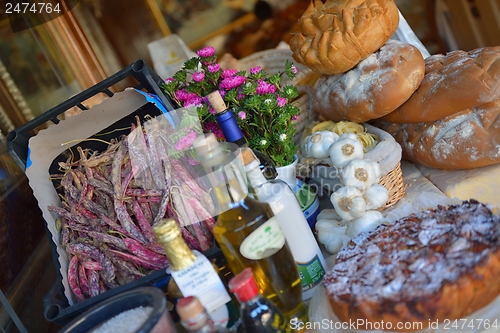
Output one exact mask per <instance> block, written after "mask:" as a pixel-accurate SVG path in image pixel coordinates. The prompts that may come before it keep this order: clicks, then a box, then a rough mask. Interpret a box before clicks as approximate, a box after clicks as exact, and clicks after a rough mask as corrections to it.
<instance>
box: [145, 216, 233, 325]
mask: <svg viewBox="0 0 500 333" xmlns="http://www.w3.org/2000/svg"><path fill="white" fill-rule="evenodd" d="M153 230H154V232H155V235H156V238H157V240H158V242H159V243H160V244H161V245H162V246H163V248H164V249H165V253H166V255H167V258H168V260H169V266H168V268H167V271H168V272H169V273H170V274H171V276H172V279H173V281H175V284H176V288H178V289H179V291H180V294H181V295H182V296H184V297H186V296H196V297H198V298H199V300H200V302H201V304H202V305H203V307H204V308H205V309H207V312H208V313H209V316H210V318H211V319H212V320H213V321H214V323H215V324H216V325H218V326H226V325H232V323H233V322H234V321H235V320H237V319H238V318H229V313H230V311H229V308H228V306H231V304H230V303H231V302H233V301H232V300H231V297H230V295H229V293H228V291H227V290H226V287H225V285H224V283H223V282H222V279H221V277H220V276H219V275H218V272H217V270H216V268H215V267H214V266H213V264H212V263H211V262H210V260H208V258H207V257H206V256H205V255H204V254H203V253H201V252H198V251H196V250H191V249H190V248H189V247H188V245H187V244H186V241H185V240H184V239H183V238H182V234H181V231H180V229H179V226H178V224H177V222H176V221H175V220H174V219H172V218H167V219H163V220H161V221H160V222H159V223H157V224H156V225H154V226H153ZM169 289H172V288H171V286H170V285H169Z"/></svg>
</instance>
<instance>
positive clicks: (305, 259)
mask: <svg viewBox="0 0 500 333" xmlns="http://www.w3.org/2000/svg"><path fill="white" fill-rule="evenodd" d="M242 157H243V162H244V164H245V171H246V173H247V176H248V180H249V181H250V184H251V185H252V187H253V189H254V192H255V195H256V197H257V199H258V200H260V201H264V202H267V203H268V204H269V205H270V206H271V209H272V210H273V213H274V215H275V216H276V218H277V219H278V222H279V224H280V226H281V229H282V230H283V233H284V235H285V239H286V241H287V243H288V245H289V246H290V250H291V251H292V255H293V259H294V260H295V263H296V265H297V269H298V270H299V276H300V279H301V282H302V298H303V299H304V300H308V299H310V298H311V297H312V294H313V293H314V290H315V289H316V287H318V286H319V284H320V283H321V280H322V279H323V276H324V275H325V267H326V263H325V258H324V257H323V254H322V253H321V250H320V247H319V245H318V243H317V241H316V238H315V237H314V234H313V233H312V230H311V228H310V227H309V224H308V223H307V220H306V218H305V217H304V214H302V209H301V208H300V205H299V202H298V200H297V197H296V196H295V194H294V193H293V191H292V189H291V188H290V187H289V186H288V184H286V183H285V182H284V181H282V180H280V179H272V180H266V178H265V177H264V176H263V175H262V173H261V172H260V170H259V161H258V159H257V157H256V156H255V155H254V154H253V152H252V150H251V149H249V148H247V149H243V150H242Z"/></svg>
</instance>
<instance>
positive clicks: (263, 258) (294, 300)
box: [193, 134, 307, 322]
mask: <svg viewBox="0 0 500 333" xmlns="http://www.w3.org/2000/svg"><path fill="white" fill-rule="evenodd" d="M193 146H194V148H195V151H196V153H197V156H198V159H199V161H200V163H201V165H202V166H203V167H204V169H205V171H206V172H207V177H208V179H209V182H210V184H211V185H212V188H213V192H214V194H215V197H216V201H217V208H218V218H217V222H216V224H215V227H214V229H213V233H214V236H215V239H216V240H217V242H218V244H219V246H220V248H221V250H222V253H223V254H224V256H225V257H226V259H227V261H228V265H229V268H230V269H231V271H232V272H233V273H234V274H238V273H240V272H241V271H243V270H244V269H245V268H247V267H251V268H252V271H253V273H254V275H255V278H256V280H257V284H258V286H259V289H260V292H261V293H262V294H263V295H264V296H265V297H267V298H269V299H270V300H271V301H272V302H273V303H274V304H275V305H276V307H277V308H278V309H279V310H280V311H281V312H282V313H283V314H284V315H285V317H286V318H287V319H288V320H292V319H293V320H294V321H296V322H300V321H307V307H306V305H305V304H304V302H303V300H302V286H301V281H300V277H299V272H298V270H297V266H296V265H295V261H294V259H293V256H292V253H291V251H290V248H289V246H288V244H287V243H286V240H285V236H284V235H283V231H282V230H281V227H280V226H279V223H278V221H277V219H276V217H275V216H274V214H273V212H272V210H271V207H270V206H269V204H267V203H265V202H261V201H257V200H255V199H253V198H251V197H250V196H249V195H248V190H245V189H247V184H248V179H247V177H246V173H245V171H244V170H243V165H242V160H241V154H234V153H233V154H231V153H226V151H225V150H224V149H222V148H221V143H219V142H217V139H216V138H215V136H214V135H213V134H208V135H206V136H205V135H202V136H199V137H197V138H196V139H195V141H194V143H193ZM240 151H241V148H238V149H237V150H236V152H235V153H239V152H240Z"/></svg>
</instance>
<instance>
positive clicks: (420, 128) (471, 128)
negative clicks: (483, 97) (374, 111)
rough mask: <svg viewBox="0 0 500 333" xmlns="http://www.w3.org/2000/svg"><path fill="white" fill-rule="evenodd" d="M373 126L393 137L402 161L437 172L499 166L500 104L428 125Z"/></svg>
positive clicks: (457, 114)
mask: <svg viewBox="0 0 500 333" xmlns="http://www.w3.org/2000/svg"><path fill="white" fill-rule="evenodd" d="M374 125H375V126H377V127H379V128H381V129H383V130H385V131H386V132H388V133H390V134H391V135H393V136H394V138H395V139H396V141H397V142H398V143H399V144H400V145H401V147H402V149H403V159H406V160H409V161H412V162H414V163H417V164H422V165H425V166H428V167H431V168H437V169H447V170H451V169H473V168H479V167H483V166H487V165H492V164H497V163H500V100H497V101H494V102H491V103H486V104H484V105H481V106H477V107H474V108H472V109H468V110H464V111H461V112H457V113H455V114H453V115H451V116H448V117H445V118H443V119H441V120H438V121H435V122H428V123H411V124H397V123H388V122H382V121H377V122H376V123H375V124H374Z"/></svg>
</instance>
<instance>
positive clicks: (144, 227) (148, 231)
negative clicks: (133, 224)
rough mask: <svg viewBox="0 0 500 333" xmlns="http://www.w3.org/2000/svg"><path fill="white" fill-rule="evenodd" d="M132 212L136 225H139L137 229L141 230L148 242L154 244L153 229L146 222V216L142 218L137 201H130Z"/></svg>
mask: <svg viewBox="0 0 500 333" xmlns="http://www.w3.org/2000/svg"><path fill="white" fill-rule="evenodd" d="M132 211H133V212H134V215H135V218H136V220H137V223H138V224H139V227H140V228H141V231H142V233H143V234H144V236H145V237H146V239H147V240H148V242H149V243H156V236H155V233H154V231H153V228H152V227H151V225H150V224H149V222H148V221H147V219H146V216H144V213H143V211H142V209H141V206H140V204H139V203H138V202H137V201H132Z"/></svg>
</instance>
